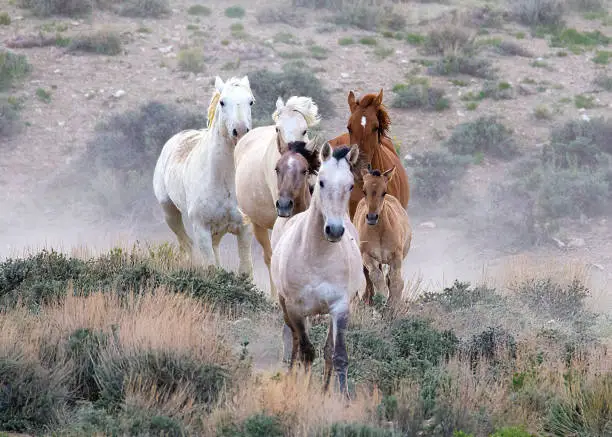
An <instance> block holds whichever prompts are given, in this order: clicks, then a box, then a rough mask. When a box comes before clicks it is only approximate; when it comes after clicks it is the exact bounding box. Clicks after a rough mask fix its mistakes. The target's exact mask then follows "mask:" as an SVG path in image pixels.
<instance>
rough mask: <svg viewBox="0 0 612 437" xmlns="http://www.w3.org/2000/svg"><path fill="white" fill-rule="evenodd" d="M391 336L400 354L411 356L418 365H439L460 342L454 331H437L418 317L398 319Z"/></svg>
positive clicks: (405, 356) (450, 354)
mask: <svg viewBox="0 0 612 437" xmlns="http://www.w3.org/2000/svg"><path fill="white" fill-rule="evenodd" d="M391 336H392V338H393V342H394V344H395V347H396V348H397V351H398V355H399V356H400V357H402V358H410V359H412V360H414V361H415V363H418V365H421V363H427V365H429V364H431V365H434V366H437V365H438V364H439V363H440V362H442V360H444V359H448V358H450V357H451V356H452V355H453V354H454V353H455V350H456V348H457V345H458V342H459V341H458V340H457V337H456V336H455V334H454V333H453V332H452V331H444V332H439V331H436V330H435V329H434V328H432V327H431V326H430V324H429V323H428V322H425V321H423V320H418V319H414V320H410V319H403V320H399V321H397V322H396V323H395V324H394V326H393V327H392V329H391Z"/></svg>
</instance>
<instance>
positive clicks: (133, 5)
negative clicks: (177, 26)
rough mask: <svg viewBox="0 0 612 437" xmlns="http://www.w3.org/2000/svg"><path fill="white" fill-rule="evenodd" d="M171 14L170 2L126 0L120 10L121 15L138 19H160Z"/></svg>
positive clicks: (162, 0) (163, 0)
mask: <svg viewBox="0 0 612 437" xmlns="http://www.w3.org/2000/svg"><path fill="white" fill-rule="evenodd" d="M170 12H171V11H170V3H169V2H168V0H126V1H123V2H122V3H121V7H120V8H119V14H120V15H123V16H126V17H137V18H160V17H164V16H167V15H168V14H170Z"/></svg>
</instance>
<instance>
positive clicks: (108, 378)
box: [95, 350, 229, 411]
mask: <svg viewBox="0 0 612 437" xmlns="http://www.w3.org/2000/svg"><path fill="white" fill-rule="evenodd" d="M135 375H138V377H139V378H142V380H143V381H145V382H148V383H152V384H154V385H155V386H156V387H157V388H158V390H159V391H160V392H161V393H164V394H165V395H167V396H172V394H173V393H176V392H178V391H179V390H181V389H182V388H183V387H184V386H185V385H187V384H189V386H190V387H192V388H193V392H194V396H195V398H194V399H193V400H194V401H195V402H197V403H201V404H205V405H208V406H212V404H213V403H214V402H215V401H216V400H217V399H218V397H219V394H220V392H221V390H222V389H223V388H224V387H225V385H226V384H227V383H228V382H229V374H228V371H227V370H226V369H224V368H222V367H220V366H217V365H213V364H208V363H202V362H198V361H196V360H194V359H193V358H191V357H190V356H188V355H181V354H179V353H177V352H173V351H169V350H168V351H160V350H142V351H138V352H128V351H119V353H117V354H114V353H110V354H107V355H105V356H103V357H102V358H101V360H100V363H99V364H98V365H97V366H96V367H95V379H96V382H97V384H98V387H99V390H100V391H99V399H98V401H97V402H96V404H97V405H98V406H101V407H104V408H105V409H107V410H109V411H118V409H120V408H121V406H122V404H123V401H124V398H125V384H126V382H127V381H128V380H129V378H130V377H134V376H135Z"/></svg>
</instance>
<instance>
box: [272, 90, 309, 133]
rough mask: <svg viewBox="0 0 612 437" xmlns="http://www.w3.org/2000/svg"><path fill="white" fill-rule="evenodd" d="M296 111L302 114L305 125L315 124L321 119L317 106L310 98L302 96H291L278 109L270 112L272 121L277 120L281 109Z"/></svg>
mask: <svg viewBox="0 0 612 437" xmlns="http://www.w3.org/2000/svg"><path fill="white" fill-rule="evenodd" d="M285 109H287V110H289V111H296V112H299V113H300V114H302V116H303V117H304V120H306V125H307V126H308V127H312V126H316V125H317V124H319V122H320V121H321V118H320V117H319V108H318V107H317V104H316V103H315V102H314V101H313V100H312V99H311V98H310V97H304V96H291V97H289V100H287V102H286V103H285V106H283V107H282V108H281V109H280V110H278V109H277V110H276V111H274V113H273V114H272V119H273V120H274V121H277V120H278V117H279V116H280V111H282V110H285Z"/></svg>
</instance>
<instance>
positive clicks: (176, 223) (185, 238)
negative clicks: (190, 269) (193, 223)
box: [160, 200, 193, 257]
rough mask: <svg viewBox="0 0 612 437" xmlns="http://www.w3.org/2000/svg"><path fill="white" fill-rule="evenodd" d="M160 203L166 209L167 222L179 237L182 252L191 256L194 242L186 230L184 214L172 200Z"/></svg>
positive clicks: (165, 217)
mask: <svg viewBox="0 0 612 437" xmlns="http://www.w3.org/2000/svg"><path fill="white" fill-rule="evenodd" d="M160 205H161V207H162V210H163V211H164V219H165V220H166V224H167V225H168V227H169V228H170V229H172V232H174V234H175V235H176V237H177V239H178V242H179V248H180V250H181V252H183V253H185V254H186V255H187V256H189V257H191V255H192V251H193V242H192V241H191V238H189V235H187V232H186V231H185V225H184V224H183V216H182V215H181V212H180V211H179V210H178V208H177V207H176V206H175V205H174V203H172V201H171V200H168V201H165V202H161V203H160Z"/></svg>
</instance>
